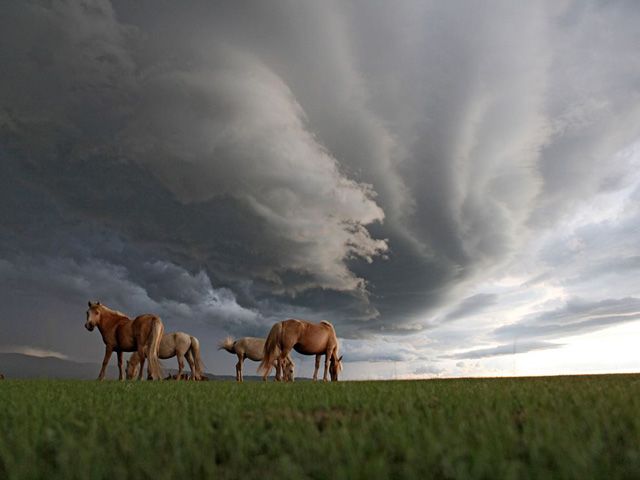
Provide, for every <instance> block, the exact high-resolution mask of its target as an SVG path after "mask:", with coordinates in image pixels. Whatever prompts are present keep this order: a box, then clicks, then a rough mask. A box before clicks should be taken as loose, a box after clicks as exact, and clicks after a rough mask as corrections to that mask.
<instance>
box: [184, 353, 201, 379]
mask: <svg viewBox="0 0 640 480" xmlns="http://www.w3.org/2000/svg"><path fill="white" fill-rule="evenodd" d="M185 358H186V359H187V363H188V364H189V369H191V380H199V379H198V378H196V362H195V360H194V359H193V353H191V350H190V349H189V350H187V354H186V355H185Z"/></svg>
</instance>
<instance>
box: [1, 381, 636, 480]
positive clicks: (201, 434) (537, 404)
mask: <svg viewBox="0 0 640 480" xmlns="http://www.w3.org/2000/svg"><path fill="white" fill-rule="evenodd" d="M0 435H1V436H0V478H7V479H26V478H47V479H53V478H65V479H66V478H82V479H89V478H105V479H106V478H109V479H125V478H136V479H145V478H148V479H175V478H182V479H191V478H202V477H209V478H261V479H270V478H278V479H283V478H296V479H298V478H316V479H320V478H331V479H334V478H362V479H375V478H485V479H492V478H514V479H516V478H518V479H520V478H540V479H542V478H544V479H547V478H576V479H578V478H580V479H584V478H640V376H638V375H615V376H591V377H556V378H530V379H475V380H471V379H461V380H427V381H404V382H403V381H395V382H392V381H389V382H341V383H337V384H322V383H319V384H312V383H310V382H300V383H296V384H274V383H268V384H262V383H245V384H243V385H236V384H235V383H232V382H202V383H178V382H163V383H153V382H142V383H135V382H128V383H118V382H115V381H111V382H104V383H98V382H88V381H85V382H82V381H45V380H34V381H17V380H15V381H4V382H0Z"/></svg>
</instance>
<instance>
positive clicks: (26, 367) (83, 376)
mask: <svg viewBox="0 0 640 480" xmlns="http://www.w3.org/2000/svg"><path fill="white" fill-rule="evenodd" d="M111 362H112V363H113V359H112V360H111ZM112 363H110V364H109V367H108V368H107V375H106V378H107V379H117V378H118V367H117V366H115V365H113V364H112ZM99 371H100V364H98V363H82V362H74V361H73V360H63V359H61V358H57V357H34V356H31V355H24V354H21V353H0V373H1V374H3V375H4V376H5V378H6V379H11V378H59V379H77V380H95V378H96V377H97V376H98V372H99ZM187 371H189V370H188V368H187ZM164 372H165V375H169V374H170V373H171V374H174V373H177V370H176V369H174V368H165V369H164ZM206 376H207V378H209V380H235V379H236V377H235V376H234V375H214V374H212V373H206ZM244 379H245V380H247V381H260V380H262V378H261V377H258V376H257V375H245V376H244ZM271 379H272V377H271V378H270V380H271ZM296 380H298V379H296ZM299 380H309V379H308V378H300V379H299Z"/></svg>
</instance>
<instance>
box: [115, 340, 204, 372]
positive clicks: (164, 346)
mask: <svg viewBox="0 0 640 480" xmlns="http://www.w3.org/2000/svg"><path fill="white" fill-rule="evenodd" d="M158 357H160V358H162V359H167V358H171V357H178V375H177V379H178V380H180V379H181V378H182V370H183V369H184V359H185V358H186V359H187V362H188V363H189V368H190V369H191V378H192V379H193V380H201V379H202V374H203V371H202V370H203V365H202V360H201V358H200V342H199V341H198V339H197V338H196V337H192V336H191V335H189V334H188V333H184V332H174V333H167V334H166V335H164V336H163V337H162V339H161V340H160V348H159V352H158ZM139 364H140V357H139V356H138V353H137V352H134V353H133V355H131V357H130V358H129V360H128V361H127V379H131V378H133V377H134V376H135V375H136V372H137V371H138V366H139Z"/></svg>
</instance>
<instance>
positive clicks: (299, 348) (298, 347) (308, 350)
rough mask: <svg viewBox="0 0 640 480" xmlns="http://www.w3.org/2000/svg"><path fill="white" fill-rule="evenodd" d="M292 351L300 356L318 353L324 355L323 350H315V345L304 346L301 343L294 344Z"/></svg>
mask: <svg viewBox="0 0 640 480" xmlns="http://www.w3.org/2000/svg"><path fill="white" fill-rule="evenodd" d="M293 349H294V350H295V351H296V352H298V353H300V354H302V355H317V354H318V353H324V350H321V349H319V348H317V346H316V345H305V344H302V343H296V344H295V345H294V346H293Z"/></svg>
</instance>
